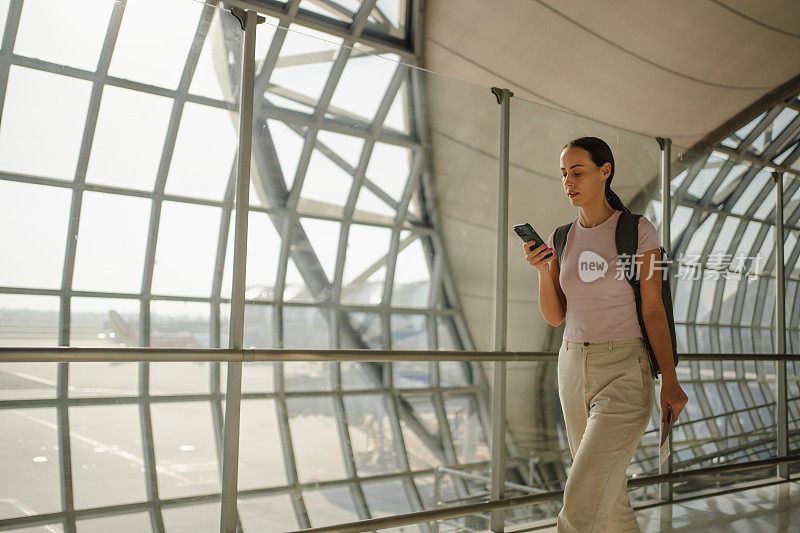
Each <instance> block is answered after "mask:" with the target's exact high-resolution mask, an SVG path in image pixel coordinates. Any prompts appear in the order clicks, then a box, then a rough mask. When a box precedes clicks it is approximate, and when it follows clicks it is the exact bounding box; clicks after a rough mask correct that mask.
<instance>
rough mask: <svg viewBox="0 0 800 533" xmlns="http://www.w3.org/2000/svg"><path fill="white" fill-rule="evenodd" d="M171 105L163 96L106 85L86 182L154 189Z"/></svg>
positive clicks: (170, 101) (171, 102)
mask: <svg viewBox="0 0 800 533" xmlns="http://www.w3.org/2000/svg"><path fill="white" fill-rule="evenodd" d="M172 105H173V101H172V100H171V99H169V98H164V97H163V96H156V95H153V94H147V93H143V92H139V91H130V90H128V89H121V88H119V87H114V86H113V85H106V86H105V87H103V98H102V100H101V101H100V111H99V114H98V117H97V126H96V127H95V131H94V138H93V140H92V153H91V155H90V156H89V167H88V168H87V169H86V181H87V182H88V183H100V184H103V185H112V186H115V187H123V188H127V189H138V190H146V191H150V190H152V189H153V185H154V184H155V182H156V176H157V174H158V166H159V164H160V162H161V152H162V150H163V149H164V139H165V138H166V136H167V126H168V125H169V117H170V113H171V111H172Z"/></svg>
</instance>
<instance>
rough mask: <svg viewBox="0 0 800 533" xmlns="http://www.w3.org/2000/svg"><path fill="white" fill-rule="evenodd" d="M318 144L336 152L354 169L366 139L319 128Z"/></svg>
mask: <svg viewBox="0 0 800 533" xmlns="http://www.w3.org/2000/svg"><path fill="white" fill-rule="evenodd" d="M317 146H324V147H326V148H329V149H331V150H333V151H334V152H336V155H337V156H339V157H341V158H342V159H343V160H344V162H345V163H347V164H348V165H350V167H351V168H352V169H355V168H356V167H357V166H358V161H359V160H360V159H361V152H362V150H363V149H364V139H363V138H361V137H355V136H353V135H345V134H343V133H336V132H333V131H327V130H319V132H318V133H317Z"/></svg>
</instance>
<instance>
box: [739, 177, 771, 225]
mask: <svg viewBox="0 0 800 533" xmlns="http://www.w3.org/2000/svg"><path fill="white" fill-rule="evenodd" d="M770 180H771V178H770V173H769V171H767V170H765V169H762V170H761V171H759V172H758V173H757V174H756V175H755V176H753V177H752V178H751V179H750V181H749V184H748V185H747V188H746V189H745V190H744V192H743V193H742V195H741V196H740V197H739V199H738V200H737V201H736V203H735V204H734V206H733V207H732V208H731V213H734V214H736V215H743V214H745V212H747V211H748V210H749V209H750V205H751V204H752V203H753V201H755V199H756V196H758V194H759V193H760V192H761V191H762V190H763V189H764V186H765V185H766V184H767V182H768V181H770Z"/></svg>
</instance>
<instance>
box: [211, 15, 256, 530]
mask: <svg viewBox="0 0 800 533" xmlns="http://www.w3.org/2000/svg"><path fill="white" fill-rule="evenodd" d="M231 13H232V14H233V16H234V17H236V19H237V20H238V21H239V24H241V26H242V30H244V46H243V48H242V72H241V79H240V86H239V90H240V92H239V150H238V153H237V161H236V165H237V168H236V200H235V206H236V219H235V228H236V229H235V230H234V248H233V290H232V291H231V316H230V331H229V334H228V347H229V348H233V349H236V350H241V349H242V348H243V342H244V290H245V274H246V271H245V266H246V259H247V217H248V211H249V202H250V199H249V192H250V151H251V148H252V139H253V93H254V86H255V49H256V48H255V47H256V24H258V23H259V22H263V21H264V20H265V19H264V17H259V16H258V13H256V12H255V11H244V10H241V9H237V8H234V9H231ZM227 379H228V385H227V393H226V395H225V422H224V426H223V436H222V512H221V516H220V532H222V533H234V532H235V531H236V523H237V517H236V500H237V482H238V477H239V414H240V408H241V401H242V363H241V361H239V362H229V363H228V377H227Z"/></svg>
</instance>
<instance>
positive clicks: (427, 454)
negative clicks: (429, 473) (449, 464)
mask: <svg viewBox="0 0 800 533" xmlns="http://www.w3.org/2000/svg"><path fill="white" fill-rule="evenodd" d="M428 408H429V409H430V410H431V411H432V410H433V406H428ZM414 413H415V414H417V415H418V416H419V415H420V413H419V412H418V411H417V410H416V409H415V410H414ZM424 414H425V415H426V416H429V417H433V418H434V419H435V417H436V415H435V414H434V413H430V412H428V413H424ZM400 428H401V430H402V432H403V436H404V437H405V441H406V453H407V454H408V464H409V466H410V468H411V470H427V469H428V468H434V467H436V466H438V465H441V464H443V462H444V461H443V459H444V458H439V457H437V456H436V453H434V451H433V450H432V449H431V446H430V445H426V444H425V441H423V440H422V439H421V438H420V436H419V434H417V432H416V431H415V430H413V429H411V428H410V427H409V426H408V424H406V422H405V420H401V421H400ZM433 435H434V436H436V433H435V432H434V433H433ZM434 438H436V437H434Z"/></svg>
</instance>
